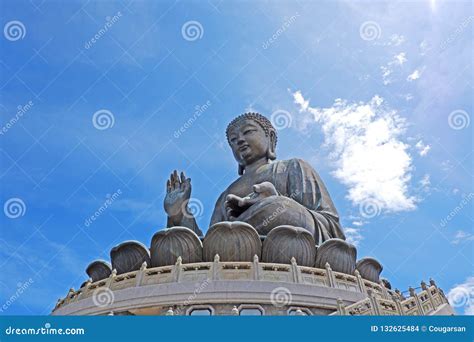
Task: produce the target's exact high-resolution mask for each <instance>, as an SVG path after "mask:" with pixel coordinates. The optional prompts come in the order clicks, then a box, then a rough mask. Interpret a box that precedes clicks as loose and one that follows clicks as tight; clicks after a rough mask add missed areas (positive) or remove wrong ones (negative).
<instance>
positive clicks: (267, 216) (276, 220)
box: [238, 196, 315, 235]
mask: <svg viewBox="0 0 474 342" xmlns="http://www.w3.org/2000/svg"><path fill="white" fill-rule="evenodd" d="M238 220H239V221H244V222H247V223H249V224H251V225H252V226H253V227H254V228H255V229H256V230H257V231H258V233H259V234H260V235H267V234H268V232H270V230H272V229H273V228H275V227H278V226H281V225H292V226H296V227H302V228H305V229H307V230H308V231H309V232H310V233H312V234H313V235H314V231H315V224H314V219H313V217H312V215H311V214H310V213H309V212H308V210H307V209H306V208H305V207H304V206H303V205H301V204H299V203H298V202H296V201H294V200H293V199H290V198H288V197H284V196H270V197H267V198H264V199H262V200H261V201H259V202H257V203H255V204H254V205H252V206H251V207H250V208H249V209H247V210H246V211H245V212H244V213H242V215H240V216H239V218H238Z"/></svg>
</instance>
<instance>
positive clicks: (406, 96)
mask: <svg viewBox="0 0 474 342" xmlns="http://www.w3.org/2000/svg"><path fill="white" fill-rule="evenodd" d="M413 98H414V96H413V95H412V94H406V95H405V100H406V101H410V100H413Z"/></svg>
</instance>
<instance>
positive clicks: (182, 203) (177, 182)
mask: <svg viewBox="0 0 474 342" xmlns="http://www.w3.org/2000/svg"><path fill="white" fill-rule="evenodd" d="M190 196H191V178H186V176H185V175H184V172H181V176H178V171H176V170H174V171H173V173H172V174H171V176H170V179H168V180H167V181H166V197H165V202H164V207H165V211H166V213H167V214H168V216H169V217H176V216H180V215H182V214H183V213H184V212H185V210H186V205H187V202H188V200H189V197H190Z"/></svg>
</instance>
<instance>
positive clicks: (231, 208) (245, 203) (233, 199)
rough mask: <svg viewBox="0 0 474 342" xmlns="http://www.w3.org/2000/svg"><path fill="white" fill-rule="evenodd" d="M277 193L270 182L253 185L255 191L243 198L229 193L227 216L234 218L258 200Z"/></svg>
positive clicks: (226, 204) (226, 203)
mask: <svg viewBox="0 0 474 342" xmlns="http://www.w3.org/2000/svg"><path fill="white" fill-rule="evenodd" d="M277 195H278V191H277V190H276V188H275V186H274V185H273V184H272V183H270V182H263V183H260V184H255V185H254V186H253V193H251V194H250V195H248V196H246V197H243V198H242V197H239V196H236V195H232V194H230V195H227V198H226V202H225V206H226V210H227V216H228V217H229V219H230V220H234V219H236V218H238V217H239V216H240V215H241V214H242V213H243V212H244V211H245V210H247V209H248V208H249V207H251V206H252V205H254V204H255V203H257V202H258V201H260V200H262V199H264V198H267V197H270V196H277Z"/></svg>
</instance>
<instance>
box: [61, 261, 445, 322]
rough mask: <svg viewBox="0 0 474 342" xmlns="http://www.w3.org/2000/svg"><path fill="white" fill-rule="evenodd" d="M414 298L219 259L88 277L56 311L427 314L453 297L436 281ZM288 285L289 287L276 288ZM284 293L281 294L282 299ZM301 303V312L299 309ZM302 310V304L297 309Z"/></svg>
mask: <svg viewBox="0 0 474 342" xmlns="http://www.w3.org/2000/svg"><path fill="white" fill-rule="evenodd" d="M423 284H424V283H422V286H424V287H425V288H424V289H423V291H422V292H421V293H419V294H415V293H414V290H413V291H411V295H410V297H409V298H404V297H403V296H402V295H401V294H400V292H398V291H397V292H395V291H392V290H390V289H387V288H386V287H385V286H384V285H383V283H382V282H381V283H375V282H372V281H369V280H367V279H363V278H362V277H361V275H360V274H359V272H358V271H357V270H356V271H355V272H354V275H349V274H344V273H339V272H334V271H332V269H331V266H330V265H329V264H326V267H325V269H320V268H314V267H307V266H299V265H297V263H296V260H295V259H294V258H293V259H292V260H291V264H277V263H262V262H259V260H258V257H257V256H255V257H254V260H253V262H221V261H220V260H219V256H218V255H216V257H215V258H214V261H213V262H198V263H188V264H182V262H181V258H178V260H177V262H176V264H174V265H171V266H161V267H154V268H147V265H146V263H144V264H143V265H142V267H141V268H140V270H138V271H133V272H128V273H124V274H120V275H117V274H116V272H115V271H113V272H112V274H111V275H110V276H109V277H108V278H106V279H103V280H100V281H96V282H86V283H85V284H83V286H82V287H81V288H80V289H79V290H77V291H75V290H73V289H71V290H70V291H69V293H68V294H67V296H66V297H65V298H64V299H60V300H58V303H57V304H56V307H55V308H54V310H53V313H52V314H53V315H107V314H110V313H111V312H114V313H116V314H121V313H123V314H141V315H142V314H152V315H164V314H168V315H170V314H190V313H191V312H192V310H193V308H201V307H205V308H209V312H210V313H211V314H217V315H231V314H236V313H235V312H236V310H237V314H238V312H239V308H241V307H243V308H245V307H256V308H257V309H258V310H260V312H261V313H262V314H266V315H268V314H271V315H284V314H292V312H296V311H297V312H299V313H302V314H307V315H329V314H335V315H337V314H339V315H370V314H376V315H378V314H381V315H400V314H402V315H426V314H433V313H435V312H436V310H437V309H438V308H440V307H441V306H443V305H445V304H446V303H447V300H446V298H445V297H444V295H443V293H442V291H441V290H439V289H438V288H437V287H436V285H435V284H434V282H431V284H430V286H429V287H427V286H426V285H423ZM278 289H280V291H282V293H279V294H278V293H276V294H275V290H278ZM278 296H280V297H281V298H278ZM292 310H293V311H292ZM295 310H296V311H295Z"/></svg>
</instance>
